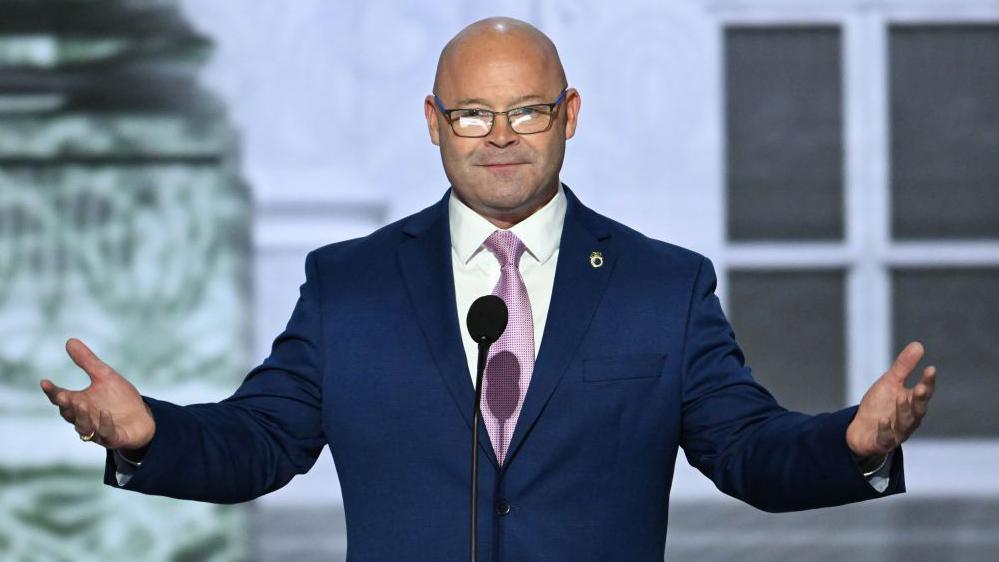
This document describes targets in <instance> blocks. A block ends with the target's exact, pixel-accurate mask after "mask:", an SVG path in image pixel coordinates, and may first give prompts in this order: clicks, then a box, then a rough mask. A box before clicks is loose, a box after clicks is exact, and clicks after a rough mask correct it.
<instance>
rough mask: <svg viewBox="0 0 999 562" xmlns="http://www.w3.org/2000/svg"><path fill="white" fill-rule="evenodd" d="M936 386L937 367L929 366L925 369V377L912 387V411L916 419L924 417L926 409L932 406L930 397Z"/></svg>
mask: <svg viewBox="0 0 999 562" xmlns="http://www.w3.org/2000/svg"><path fill="white" fill-rule="evenodd" d="M935 388H936V367H927V368H926V370H924V371H923V378H922V380H920V381H919V384H917V385H916V387H915V388H913V389H912V411H913V415H915V416H916V419H917V420H919V419H922V418H923V416H925V415H926V410H927V408H929V406H930V398H932V397H933V391H934V390H935Z"/></svg>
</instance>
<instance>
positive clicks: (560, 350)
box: [503, 188, 620, 467]
mask: <svg viewBox="0 0 999 562" xmlns="http://www.w3.org/2000/svg"><path fill="white" fill-rule="evenodd" d="M565 194H566V197H567V199H568V201H567V203H568V205H567V207H566V215H565V222H564V224H563V226H562V239H561V241H560V243H559V254H558V264H557V265H556V266H555V282H554V287H553V290H552V300H551V304H550V306H549V308H548V319H547V320H546V322H545V331H544V335H543V336H542V338H541V348H540V350H539V351H538V358H537V360H536V361H535V363H534V372H533V374H532V375H531V383H530V385H529V386H528V389H527V395H526V396H525V398H524V405H523V406H522V408H521V411H520V417H519V418H518V419H517V427H516V429H515V430H514V433H513V438H512V439H511V441H510V448H509V450H508V452H507V457H506V460H505V461H504V463H503V465H504V467H506V466H509V463H510V461H511V460H512V459H513V456H514V455H516V453H517V450H518V449H519V448H520V445H521V444H522V443H523V441H524V439H525V438H526V436H527V434H528V433H529V432H530V431H531V428H532V427H533V426H534V424H535V423H536V422H537V420H538V416H540V415H541V412H542V410H544V407H545V405H546V404H547V403H548V400H549V399H550V398H551V395H552V393H553V392H554V391H555V388H556V387H557V386H558V384H559V381H561V380H562V376H563V375H564V374H565V371H566V369H567V368H568V366H569V363H570V362H571V361H572V358H573V357H574V356H575V355H576V353H577V350H578V348H579V345H580V342H581V341H582V339H583V336H584V335H585V334H586V331H587V329H588V328H589V326H590V322H591V321H592V320H593V314H594V312H595V311H596V309H597V305H598V304H599V303H600V299H601V297H602V296H603V294H604V290H605V289H606V287H607V281H608V279H609V278H610V275H611V272H612V271H613V270H614V264H615V262H616V261H617V253H618V252H619V251H620V250H616V249H615V248H614V247H613V246H612V244H611V241H612V240H611V237H610V234H609V233H608V232H607V231H606V229H605V228H603V226H604V225H603V224H601V222H600V221H598V220H595V219H596V218H597V217H596V215H595V213H593V212H592V211H590V210H589V209H587V208H586V207H583V205H582V204H581V203H580V202H579V200H578V199H576V197H575V195H573V194H572V192H571V191H569V189H568V188H565ZM593 252H600V253H601V254H602V257H603V264H602V265H600V266H599V267H594V266H593V265H591V263H590V255H591V254H592V253H593Z"/></svg>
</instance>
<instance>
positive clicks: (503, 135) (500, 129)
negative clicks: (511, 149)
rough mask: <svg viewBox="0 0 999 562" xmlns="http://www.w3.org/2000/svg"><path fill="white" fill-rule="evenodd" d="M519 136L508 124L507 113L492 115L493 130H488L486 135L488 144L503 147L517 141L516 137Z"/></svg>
mask: <svg viewBox="0 0 999 562" xmlns="http://www.w3.org/2000/svg"><path fill="white" fill-rule="evenodd" d="M519 136H520V135H518V134H517V133H515V132H514V130H513V127H511V126H510V116H509V115H507V114H505V113H504V114H502V115H496V116H495V117H493V130H491V131H489V136H488V137H487V139H488V140H489V143H490V144H492V145H494V146H496V147H499V148H504V147H507V146H510V145H511V144H514V143H515V142H517V137H519Z"/></svg>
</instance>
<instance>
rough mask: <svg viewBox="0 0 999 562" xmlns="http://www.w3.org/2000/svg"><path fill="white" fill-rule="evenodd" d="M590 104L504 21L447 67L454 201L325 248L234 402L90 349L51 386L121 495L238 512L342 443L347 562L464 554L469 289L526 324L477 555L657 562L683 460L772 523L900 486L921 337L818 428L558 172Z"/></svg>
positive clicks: (715, 313)
mask: <svg viewBox="0 0 999 562" xmlns="http://www.w3.org/2000/svg"><path fill="white" fill-rule="evenodd" d="M579 108H580V96H579V93H578V92H577V91H576V90H575V89H573V88H569V87H568V84H567V82H566V78H565V73H564V71H563V69H562V64H561V62H560V61H559V56H558V53H557V51H556V49H555V46H554V45H553V44H552V42H551V41H550V40H549V39H548V38H547V37H545V36H544V35H543V34H542V33H541V32H540V31H538V30H537V29H535V28H534V27H532V26H530V25H528V24H526V23H523V22H520V21H516V20H511V19H506V18H491V19H488V20H483V21H480V22H476V23H474V24H472V25H470V26H469V27H467V28H465V29H464V30H462V31H461V33H459V34H458V35H457V36H456V37H455V38H454V39H452V40H451V41H450V42H449V43H448V44H447V46H446V47H445V48H444V50H443V52H442V53H441V57H440V61H439V64H438V68H437V75H436V79H435V81H434V91H433V93H432V94H431V95H429V96H427V98H426V100H425V103H424V112H425V114H426V118H427V126H428V129H429V133H430V139H431V141H432V142H433V143H434V144H436V145H438V146H439V147H440V152H441V160H442V162H443V164H444V170H445V172H446V173H447V177H448V179H449V180H450V183H451V188H450V189H449V190H448V191H447V192H446V193H445V194H444V196H443V198H442V199H441V200H440V201H439V202H437V203H436V204H434V205H432V206H430V207H428V208H427V209H425V210H423V211H421V212H419V213H417V214H415V215H412V216H410V217H407V218H405V219H403V220H401V221H399V222H396V223H394V224H390V225H388V226H386V227H384V228H382V229H380V230H378V231H376V232H374V233H372V234H371V235H369V236H367V237H364V238H360V239H356V240H349V241H346V242H340V243H336V244H331V245H329V246H325V247H323V248H319V249H317V250H314V251H313V252H311V253H310V254H309V255H308V257H307V259H306V263H305V272H306V280H305V283H304V284H303V285H302V287H301V296H300V299H299V301H298V303H297V305H296V306H295V309H294V311H293V312H292V315H291V319H290V320H289V322H288V327H287V329H286V330H285V331H284V332H283V333H282V334H281V335H279V336H278V337H277V339H276V340H275V341H274V346H273V349H272V351H271V354H270V356H269V357H268V358H267V359H266V360H264V362H263V363H262V364H261V365H260V366H258V367H257V368H255V369H254V370H253V371H251V372H250V373H249V375H248V376H247V377H246V379H245V380H244V381H243V383H242V385H241V386H240V387H239V388H238V389H237V390H236V392H235V393H234V394H233V395H232V396H231V397H230V398H227V399H226V400H223V401H222V402H220V403H214V404H194V405H189V406H178V405H175V404H170V403H168V402H164V401H160V400H156V399H153V398H150V397H146V396H141V395H140V394H139V392H138V391H137V390H136V388H135V387H134V386H132V385H131V384H130V383H129V382H128V381H127V380H126V379H125V378H123V377H122V376H121V375H119V374H118V373H116V372H115V371H114V370H113V369H112V368H110V367H109V366H107V365H105V364H104V363H102V362H101V361H100V360H99V359H98V358H97V357H96V356H94V354H93V353H91V352H90V350H89V349H87V347H86V346H85V345H84V344H83V343H82V342H80V341H78V340H70V341H69V342H68V343H67V351H68V352H69V354H70V356H71V357H72V358H73V360H74V361H75V362H76V363H77V365H79V366H80V367H81V368H82V369H83V370H85V371H86V372H87V374H88V375H89V376H90V378H91V380H92V384H91V385H90V386H89V387H88V388H86V389H84V390H82V391H69V390H65V389H61V388H58V387H56V386H55V385H53V384H52V383H51V382H50V381H48V380H45V381H42V389H43V390H44V392H45V393H46V395H48V397H49V399H50V400H51V401H52V403H53V404H56V405H57V406H58V407H59V410H60V413H61V414H62V416H63V417H64V418H65V419H66V420H67V421H69V422H70V423H72V424H73V425H74V426H75V430H76V431H77V432H78V433H79V434H80V436H81V439H83V440H85V441H91V442H93V443H97V444H98V445H101V446H102V447H105V448H106V449H107V470H106V475H105V483H107V484H108V485H111V486H116V487H121V488H124V489H127V490H133V491H138V492H142V493H146V494H157V495H165V496H171V497H175V498H185V499H194V500H201V501H209V502H217V503H235V502H243V501H247V500H250V499H253V498H256V497H258V496H260V495H262V494H265V493H267V492H270V491H271V490H275V489H277V488H280V487H281V486H283V485H284V484H286V483H287V482H288V481H289V480H290V479H291V478H292V477H293V476H294V475H295V474H301V473H304V472H306V471H307V470H309V468H310V467H311V466H312V465H313V463H314V462H315V460H316V458H317V456H318V455H319V453H320V451H321V449H322V448H323V446H324V445H326V444H327V443H328V444H329V445H330V449H331V452H332V455H333V458H334V460H335V462H336V466H337V471H338V475H339V478H340V485H341V489H342V491H343V500H344V509H345V511H346V520H347V540H348V560H352V561H357V562H365V561H386V562H390V561H391V562H397V561H400V560H444V561H450V560H462V559H466V558H467V557H468V552H467V547H468V528H467V522H468V518H469V510H468V505H467V504H468V493H469V492H468V486H469V466H468V463H469V458H468V452H469V448H468V447H469V441H470V436H471V433H470V429H471V427H472V420H473V400H474V395H475V391H474V388H473V385H474V384H475V380H476V379H475V377H474V374H475V372H476V343H475V342H474V341H473V340H472V339H471V337H470V336H469V335H468V334H467V333H466V332H465V330H464V329H463V326H462V320H463V319H464V318H465V315H466V313H467V311H468V309H469V307H470V305H471V303H472V301H473V300H475V299H476V298H477V297H479V296H481V295H485V294H490V293H492V294H496V295H498V296H500V297H501V298H503V300H504V301H505V302H506V304H507V307H508V309H509V311H510V321H509V323H508V325H507V328H506V331H505V332H504V333H503V335H502V336H501V337H500V339H499V340H497V341H496V342H495V343H494V344H493V349H492V350H491V351H490V355H489V357H488V360H487V363H486V373H485V379H484V380H483V383H482V384H483V407H482V419H483V421H484V424H483V425H482V427H481V428H480V429H481V432H480V450H479V451H478V452H477V454H478V455H479V459H480V464H481V466H482V467H483V468H482V469H481V470H480V480H479V491H478V498H479V500H480V501H479V506H478V512H479V516H480V518H479V521H478V529H477V537H478V551H477V554H478V558H479V559H480V560H489V561H538V560H549V561H563V560H564V561H572V562H581V561H601V562H603V561H608V560H615V561H617V560H621V561H628V562H643V561H646V562H652V561H661V560H662V559H663V555H664V547H665V538H666V518H667V503H668V499H669V490H670V483H671V477H672V474H673V467H674V462H675V460H676V453H677V450H678V448H679V447H683V450H684V453H685V455H686V457H687V460H688V461H689V462H690V463H691V464H692V465H694V466H695V467H697V468H698V469H699V470H700V471H701V472H703V473H704V474H705V475H706V476H707V477H708V478H710V479H711V480H712V481H713V482H714V483H715V484H716V485H717V486H718V488H720V489H721V490H722V491H723V492H725V493H727V494H730V495H732V496H734V497H737V498H740V499H742V500H744V501H746V502H748V503H750V504H752V505H754V506H756V507H759V508H760V509H764V510H768V511H788V510H799V509H809V508H815V507H822V506H831V505H838V504H843V503H847V502H854V501H860V500H865V499H869V498H876V497H881V496H885V495H888V494H893V493H898V492H901V491H903V490H904V483H903V472H902V454H901V449H900V448H899V445H900V444H901V443H902V442H903V441H905V440H906V439H907V438H908V437H909V435H911V434H912V432H913V431H914V430H915V428H916V426H918V425H919V422H920V420H921V419H922V417H923V416H924V415H925V413H926V408H927V403H928V401H929V399H930V396H931V395H932V393H933V388H934V377H935V370H934V368H933V367H929V368H927V369H926V370H925V371H924V372H923V373H922V376H921V379H920V381H919V383H918V384H917V385H916V386H915V387H914V388H913V389H912V390H908V389H906V388H905V386H904V385H903V382H904V380H905V378H906V376H907V375H908V374H909V373H910V372H911V371H912V370H913V368H914V367H915V366H916V364H917V363H918V361H919V360H920V358H921V357H922V355H923V349H922V346H921V345H920V344H919V343H918V342H913V343H911V344H909V345H908V346H907V347H906V348H905V349H904V350H902V352H901V353H900V354H899V356H898V358H897V359H896V361H895V362H894V364H892V365H891V366H890V368H889V369H888V370H887V371H886V372H885V373H884V374H883V375H882V376H881V377H880V378H879V379H878V380H877V382H876V383H875V384H874V385H873V386H872V387H871V389H870V390H869V391H868V392H867V394H866V395H865V396H864V398H863V400H862V402H861V403H860V404H859V406H853V407H850V408H846V409H843V410H840V411H837V412H831V413H827V414H821V415H818V416H807V415H803V414H798V413H794V412H789V411H787V410H785V409H783V408H781V407H780V406H779V405H778V404H777V403H776V402H775V401H774V399H773V398H772V397H771V395H770V394H769V393H767V391H766V390H764V389H763V388H762V387H760V386H759V385H758V384H757V383H756V382H754V380H753V378H752V376H751V373H750V369H749V367H748V366H746V363H745V360H744V357H743V354H742V352H741V350H740V348H739V346H738V345H737V343H736V341H735V339H734V336H733V333H732V329H731V327H730V326H729V324H728V322H727V321H726V319H725V316H724V314H723V312H722V310H721V308H720V306H719V302H718V299H717V298H716V297H715V295H714V289H715V283H716V278H715V272H714V268H713V267H712V264H711V262H710V261H709V260H708V259H707V258H705V257H704V256H701V255H699V254H697V253H695V252H692V251H690V250H686V249H683V248H680V247H677V246H674V245H671V244H667V243H664V242H659V241H656V240H651V239H649V238H646V237H644V236H642V235H641V234H639V233H637V232H635V231H633V230H631V229H629V228H627V227H625V226H623V225H621V224H619V223H616V222H614V221H611V220H610V219H607V218H605V217H603V216H600V215H598V214H596V213H595V212H593V211H591V210H590V209H588V208H586V207H585V206H584V205H583V204H582V203H581V202H580V201H579V200H578V199H577V198H576V197H575V196H574V195H573V194H572V192H571V191H570V190H569V188H568V187H566V186H565V185H563V184H561V183H560V181H559V176H558V174H559V170H560V169H561V166H562V159H563V155H564V151H565V141H566V140H568V139H569V138H571V137H572V136H573V134H574V133H575V130H576V123H577V117H578V115H579Z"/></svg>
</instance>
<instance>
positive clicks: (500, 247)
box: [485, 230, 527, 267]
mask: <svg viewBox="0 0 999 562" xmlns="http://www.w3.org/2000/svg"><path fill="white" fill-rule="evenodd" d="M485 246H486V248H489V250H490V251H491V252H492V253H493V255H495V256H496V259H497V260H499V262H500V265H501V266H503V267H506V266H508V265H512V266H514V267H517V266H519V265H520V256H522V255H523V254H524V250H526V249H527V246H525V245H524V243H523V242H521V241H520V238H517V235H516V234H514V233H512V232H510V231H509V230H497V231H496V232H493V233H492V234H490V235H489V238H486V241H485Z"/></svg>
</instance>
